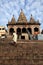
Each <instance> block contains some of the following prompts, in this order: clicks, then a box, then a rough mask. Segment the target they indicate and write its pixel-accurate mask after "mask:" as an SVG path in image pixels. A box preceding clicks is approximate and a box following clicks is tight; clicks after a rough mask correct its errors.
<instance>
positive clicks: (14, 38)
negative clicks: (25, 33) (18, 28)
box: [13, 33, 17, 43]
mask: <svg viewBox="0 0 43 65" xmlns="http://www.w3.org/2000/svg"><path fill="white" fill-rule="evenodd" d="M13 41H14V42H15V43H16V42H17V34H16V33H13Z"/></svg>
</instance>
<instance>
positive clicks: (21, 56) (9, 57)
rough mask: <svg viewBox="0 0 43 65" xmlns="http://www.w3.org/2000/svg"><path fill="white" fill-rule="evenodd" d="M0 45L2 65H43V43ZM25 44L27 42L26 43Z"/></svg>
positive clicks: (0, 62) (0, 63)
mask: <svg viewBox="0 0 43 65" xmlns="http://www.w3.org/2000/svg"><path fill="white" fill-rule="evenodd" d="M4 42H5V41H3V43H0V65H43V43H41V42H40V43H38V42H36V43H30V42H28V41H27V42H26V43H18V44H17V46H16V47H15V46H14V45H11V44H9V43H7V42H5V43H4ZM24 42H25V41H24Z"/></svg>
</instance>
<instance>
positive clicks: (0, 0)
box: [0, 0, 43, 29]
mask: <svg viewBox="0 0 43 65" xmlns="http://www.w3.org/2000/svg"><path fill="white" fill-rule="evenodd" d="M21 9H22V10H23V12H24V14H25V15H26V18H27V20H28V21H29V19H30V16H31V14H32V15H33V18H34V19H35V20H38V19H39V22H40V23H41V29H43V0H0V25H1V26H2V25H3V26H5V27H6V28H7V26H6V24H7V23H8V21H10V20H11V18H12V16H13V15H14V17H15V19H16V21H17V19H18V17H19V14H20V11H21Z"/></svg>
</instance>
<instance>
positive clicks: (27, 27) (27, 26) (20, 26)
mask: <svg viewBox="0 0 43 65" xmlns="http://www.w3.org/2000/svg"><path fill="white" fill-rule="evenodd" d="M7 27H8V34H9V35H13V31H15V32H16V33H17V35H18V39H26V40H28V39H30V38H29V35H30V34H31V35H35V34H39V33H40V23H39V20H37V21H35V19H34V18H33V16H32V14H31V17H30V20H29V21H27V19H26V16H25V14H24V13H23V11H22V10H21V12H20V15H19V18H18V20H17V22H16V20H15V18H14V15H13V17H12V19H11V21H8V24H7Z"/></svg>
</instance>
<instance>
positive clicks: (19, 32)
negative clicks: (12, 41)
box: [17, 28, 21, 39]
mask: <svg viewBox="0 0 43 65" xmlns="http://www.w3.org/2000/svg"><path fill="white" fill-rule="evenodd" d="M17 35H18V39H20V35H21V29H20V28H17Z"/></svg>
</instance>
